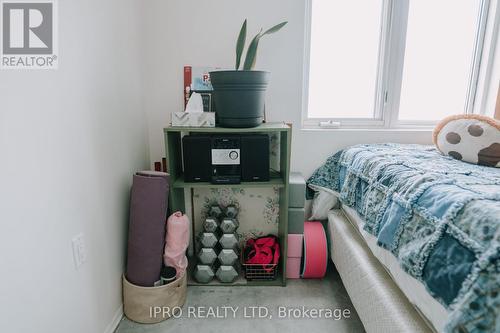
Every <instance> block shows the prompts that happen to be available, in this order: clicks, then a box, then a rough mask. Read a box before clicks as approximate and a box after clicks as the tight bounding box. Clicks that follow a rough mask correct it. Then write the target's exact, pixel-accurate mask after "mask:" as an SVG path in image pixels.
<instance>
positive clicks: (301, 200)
mask: <svg viewBox="0 0 500 333" xmlns="http://www.w3.org/2000/svg"><path fill="white" fill-rule="evenodd" d="M288 193H289V198H288V206H289V207H294V208H303V207H304V204H305V200H306V181H305V179H304V177H303V176H302V174H301V173H300V172H290V187H289V192H288Z"/></svg>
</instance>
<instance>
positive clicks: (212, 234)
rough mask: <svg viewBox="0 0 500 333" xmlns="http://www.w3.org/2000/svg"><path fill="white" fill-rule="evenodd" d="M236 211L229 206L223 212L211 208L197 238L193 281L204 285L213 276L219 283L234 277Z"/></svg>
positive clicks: (236, 243) (236, 241) (236, 261)
mask: <svg viewBox="0 0 500 333" xmlns="http://www.w3.org/2000/svg"><path fill="white" fill-rule="evenodd" d="M237 215H238V209H237V208H236V207H235V206H233V205H231V206H228V207H226V208H225V209H224V210H223V209H221V207H219V206H211V207H210V209H209V211H208V217H207V218H206V219H205V221H204V222H203V231H202V232H201V234H200V236H199V244H200V248H201V249H200V251H199V252H198V264H197V265H196V267H195V270H194V277H195V279H196V281H198V282H199V283H208V282H210V281H212V279H213V278H214V276H215V277H216V278H217V279H218V280H219V281H220V282H223V283H231V282H233V281H234V280H235V279H236V278H237V277H238V270H239V268H238V236H237V235H236V229H237V228H238V220H237V219H236V216H237Z"/></svg>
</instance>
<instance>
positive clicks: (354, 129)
mask: <svg viewBox="0 0 500 333" xmlns="http://www.w3.org/2000/svg"><path fill="white" fill-rule="evenodd" d="M300 130H301V131H304V132H401V133H410V132H416V133H422V132H429V133H431V132H432V131H433V130H434V126H425V127H422V126H421V127H396V128H386V127H368V126H366V127H346V126H344V127H336V128H329V127H320V126H302V127H301V129H300Z"/></svg>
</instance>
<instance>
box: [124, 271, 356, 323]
mask: <svg viewBox="0 0 500 333" xmlns="http://www.w3.org/2000/svg"><path fill="white" fill-rule="evenodd" d="M258 307H261V308H258ZM302 307H304V309H303V308H302ZM315 310H316V311H315ZM259 311H260V317H259ZM320 312H321V314H320ZM178 315H179V318H170V319H168V320H165V321H163V322H161V323H158V324H147V325H145V324H138V323H135V322H132V321H130V320H128V319H127V318H124V319H123V320H122V321H121V322H120V324H119V326H118V328H117V329H116V333H169V332H198V333H202V332H203V333H205V332H214V333H225V332H231V333H235V332H236V333H242V332H273V333H274V332H283V333H293V332H300V333H304V332H306V333H315V332H336V333H343V332H349V333H351V332H353V333H358V332H364V329H363V325H362V323H361V321H360V319H359V317H358V315H357V314H356V311H355V309H354V307H353V305H352V303H351V300H350V299H349V296H348V295H347V292H346V290H345V288H344V285H343V284H342V281H341V279H340V276H339V275H338V272H337V271H336V270H335V268H334V267H333V265H331V267H329V269H328V273H327V276H326V277H325V278H324V279H322V280H302V279H298V280H288V282H287V286H286V287H209V286H206V287H205V286H189V287H188V295H187V301H186V304H185V305H184V307H183V308H182V314H181V313H179V314H178Z"/></svg>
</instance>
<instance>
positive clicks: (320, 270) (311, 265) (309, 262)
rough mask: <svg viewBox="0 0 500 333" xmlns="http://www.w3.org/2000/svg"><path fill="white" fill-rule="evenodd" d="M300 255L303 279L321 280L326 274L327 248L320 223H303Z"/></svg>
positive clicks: (323, 230)
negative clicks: (301, 253)
mask: <svg viewBox="0 0 500 333" xmlns="http://www.w3.org/2000/svg"><path fill="white" fill-rule="evenodd" d="M303 251H304V253H303V255H302V260H303V264H302V272H301V274H300V277H302V278H303V279H321V278H322V277H324V276H325V274H326V266H327V264H328V247H327V242H326V234H325V229H323V225H322V224H321V222H317V221H312V222H305V223H304V246H303Z"/></svg>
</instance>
